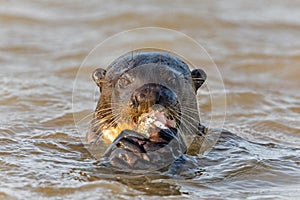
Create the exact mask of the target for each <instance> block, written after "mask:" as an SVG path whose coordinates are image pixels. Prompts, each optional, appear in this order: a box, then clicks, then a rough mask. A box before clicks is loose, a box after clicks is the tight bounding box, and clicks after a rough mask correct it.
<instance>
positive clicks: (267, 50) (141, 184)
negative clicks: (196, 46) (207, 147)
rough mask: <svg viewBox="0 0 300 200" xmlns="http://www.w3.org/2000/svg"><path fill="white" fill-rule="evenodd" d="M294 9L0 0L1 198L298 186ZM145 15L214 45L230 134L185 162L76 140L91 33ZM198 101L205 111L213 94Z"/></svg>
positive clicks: (260, 191)
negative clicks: (107, 151) (126, 156)
mask: <svg viewBox="0 0 300 200" xmlns="http://www.w3.org/2000/svg"><path fill="white" fill-rule="evenodd" d="M299 18H300V3H299V2H297V1H279V0H277V1H276V0H275V1H257V2H245V1H238V0H234V1H230V2H229V1H201V2H199V1H189V2H184V3H183V2H181V1H163V2H161V1H151V2H148V3H145V2H140V1H132V2H130V3H128V2H127V3H125V2H122V1H110V2H107V1H102V2H101V1H88V2H81V1H64V2H61V1H51V2H48V1H37V0H30V1H26V2H25V1H6V0H1V1H0V25H1V26H0V38H1V39H0V64H1V67H0V69H1V72H0V84H1V85H2V87H1V89H0V96H1V98H0V110H1V112H0V155H1V156H0V166H1V167H0V171H1V172H0V198H1V199H38V198H49V199H108V198H117V199H140V198H142V199H157V196H160V198H168V199H175V198H178V197H180V198H182V199H199V198H203V199H210V198H213V199H215V198H219V199H226V198H233V199H244V198H248V199H274V198H276V199H298V198H300V196H299V192H300V189H299V188H300V187H299V186H300V185H299V183H300V156H299V155H300V146H299V144H300V136H299V132H300V131H299V130H300V124H299V121H300V116H299V113H300V101H299V100H300V94H299V87H300V79H299V76H300V68H299V63H300V38H299V35H300V22H299V20H298V19H299ZM144 26H162V27H166V28H171V29H175V30H178V31H181V32H183V33H185V34H187V35H189V36H191V37H192V38H194V39H196V40H197V41H198V42H200V43H201V44H202V45H203V46H204V47H205V49H206V50H207V51H208V52H209V53H210V55H211V56H212V58H213V59H214V61H215V62H216V64H217V65H218V67H219V69H220V72H221V74H222V77H223V80H224V84H225V88H226V92H227V114H226V122H225V125H224V129H226V130H228V131H230V132H231V133H233V134H231V133H224V134H223V135H222V137H221V138H220V140H219V142H218V143H217V144H216V146H215V147H214V148H213V149H212V151H211V152H210V153H208V154H207V155H205V156H202V155H199V156H196V157H187V160H188V161H187V162H186V163H185V164H184V165H185V167H184V169H185V170H182V171H181V170H180V168H171V169H170V170H169V171H165V172H153V173H151V174H146V175H142V174H136V175H127V174H115V173H112V172H111V171H110V170H108V169H104V168H101V167H99V166H98V165H97V163H96V162H95V160H94V159H93V157H91V155H90V154H89V152H88V151H86V149H85V148H84V146H83V145H82V143H81V135H80V134H78V133H77V129H76V127H75V125H74V121H73V110H72V90H73V83H74V79H75V76H76V73H77V70H78V67H79V66H80V64H81V63H82V61H83V59H84V58H85V56H86V55H87V54H88V53H89V51H90V50H91V49H92V48H94V47H95V45H97V44H98V43H99V42H101V41H103V40H104V39H106V38H107V37H109V36H111V35H113V34H115V33H118V32H120V31H123V30H127V29H131V28H136V27H144ZM177 42H180V41H177ZM182 48H183V49H184V44H182ZM107 51H113V49H107ZM186 52H187V53H189V54H191V56H192V57H195V58H197V54H196V53H195V52H189V49H186ZM200 65H205V63H204V64H203V63H201V62H200ZM87 76H89V74H88V73H87ZM211 81H212V84H214V79H213V77H211ZM82 84H84V83H82ZM203 94H204V96H205V91H203ZM89 98H90V97H89V96H84V95H83V97H82V102H83V104H84V102H85V101H87V100H88V99H89ZM199 102H200V104H201V105H200V108H201V112H202V113H203V116H202V117H203V121H204V123H205V122H207V120H208V119H209V114H207V113H209V111H210V104H209V99H207V98H202V99H200V101H199ZM76 112H78V113H82V114H84V113H85V110H76ZM220 113H221V112H220ZM217 120H218V118H217ZM186 169H188V170H186Z"/></svg>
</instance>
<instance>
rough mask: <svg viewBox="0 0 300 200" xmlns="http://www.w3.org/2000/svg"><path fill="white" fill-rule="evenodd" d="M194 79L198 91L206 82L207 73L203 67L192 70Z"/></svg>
mask: <svg viewBox="0 0 300 200" xmlns="http://www.w3.org/2000/svg"><path fill="white" fill-rule="evenodd" d="M191 75H192V80H193V83H194V87H195V92H196V93H197V90H198V88H199V87H201V85H202V84H203V83H204V82H205V80H206V78H207V75H206V73H205V72H204V71H203V70H202V69H194V70H193V71H192V72H191Z"/></svg>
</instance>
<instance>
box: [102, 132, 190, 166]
mask: <svg viewBox="0 0 300 200" xmlns="http://www.w3.org/2000/svg"><path fill="white" fill-rule="evenodd" d="M173 131H175V129H172V130H171V129H160V130H158V132H156V133H153V134H151V135H150V137H149V138H147V137H146V136H144V135H142V134H140V133H137V132H135V131H132V130H124V131H122V132H121V134H120V135H119V136H118V137H117V138H116V140H115V141H114V142H113V143H112V144H111V145H110V147H109V148H108V149H107V151H106V152H105V154H104V157H105V158H106V160H107V163H106V164H107V165H109V166H112V167H114V168H118V169H123V170H126V169H128V170H130V169H134V170H136V169H137V170H152V169H159V168H162V167H164V166H166V165H168V164H170V163H172V162H173V161H174V160H175V159H176V158H177V157H178V156H180V155H181V154H182V153H184V152H183V151H184V147H185V146H184V144H182V142H183V141H182V140H180V139H179V138H178V137H177V136H176V133H174V132H173Z"/></svg>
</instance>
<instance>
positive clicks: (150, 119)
mask: <svg viewBox="0 0 300 200" xmlns="http://www.w3.org/2000/svg"><path fill="white" fill-rule="evenodd" d="M135 125H136V126H135V127H136V128H135V131H137V132H139V133H142V134H145V135H147V136H149V135H151V134H152V133H153V132H155V131H157V130H158V129H170V128H176V120H175V118H174V117H173V116H172V115H171V114H170V112H169V110H168V109H166V108H164V107H163V106H161V105H154V106H152V108H151V111H150V112H147V113H143V114H141V115H140V116H139V117H138V120H137V121H136V122H135Z"/></svg>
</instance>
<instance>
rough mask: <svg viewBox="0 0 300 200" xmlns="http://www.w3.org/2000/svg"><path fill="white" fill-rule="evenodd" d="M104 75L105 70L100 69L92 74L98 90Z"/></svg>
mask: <svg viewBox="0 0 300 200" xmlns="http://www.w3.org/2000/svg"><path fill="white" fill-rule="evenodd" d="M105 74H106V70H105V69H102V68H98V69H96V70H95V71H94V72H93V75H92V78H93V80H94V81H95V83H96V84H97V85H98V87H99V88H101V83H102V81H103V79H104V78H105Z"/></svg>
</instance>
